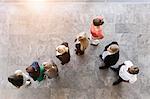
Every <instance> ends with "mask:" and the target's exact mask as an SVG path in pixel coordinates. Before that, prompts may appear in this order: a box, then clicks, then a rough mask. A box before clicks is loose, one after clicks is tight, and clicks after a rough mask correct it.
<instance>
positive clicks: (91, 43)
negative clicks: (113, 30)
mask: <svg viewBox="0 0 150 99" xmlns="http://www.w3.org/2000/svg"><path fill="white" fill-rule="evenodd" d="M90 45H92V46H98V44H92V43H91V44H90Z"/></svg>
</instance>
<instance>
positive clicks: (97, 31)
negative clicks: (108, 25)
mask: <svg viewBox="0 0 150 99" xmlns="http://www.w3.org/2000/svg"><path fill="white" fill-rule="evenodd" d="M97 18H99V19H100V20H102V19H103V18H102V17H101V16H98V17H97ZM90 31H91V34H92V36H93V37H96V38H99V39H102V38H104V34H103V31H102V26H101V25H100V26H98V27H96V26H94V24H93V23H92V24H91V27H90Z"/></svg>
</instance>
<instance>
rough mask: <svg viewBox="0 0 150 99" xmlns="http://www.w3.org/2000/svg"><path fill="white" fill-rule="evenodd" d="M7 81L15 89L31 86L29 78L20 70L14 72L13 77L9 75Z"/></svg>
mask: <svg viewBox="0 0 150 99" xmlns="http://www.w3.org/2000/svg"><path fill="white" fill-rule="evenodd" d="M8 81H9V82H10V83H11V84H12V85H14V86H15V87H17V88H20V87H21V86H23V85H25V86H29V85H30V84H31V80H30V78H29V76H28V75H26V74H25V73H23V72H22V71H21V70H16V71H15V73H14V74H13V75H10V76H9V77H8Z"/></svg>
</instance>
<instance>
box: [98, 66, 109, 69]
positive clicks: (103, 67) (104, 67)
mask: <svg viewBox="0 0 150 99" xmlns="http://www.w3.org/2000/svg"><path fill="white" fill-rule="evenodd" d="M107 68H108V67H106V66H102V67H99V69H107Z"/></svg>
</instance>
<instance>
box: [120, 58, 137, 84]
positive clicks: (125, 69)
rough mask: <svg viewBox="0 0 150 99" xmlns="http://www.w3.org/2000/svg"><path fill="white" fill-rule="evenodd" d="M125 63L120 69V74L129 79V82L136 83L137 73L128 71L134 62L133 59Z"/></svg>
mask: <svg viewBox="0 0 150 99" xmlns="http://www.w3.org/2000/svg"><path fill="white" fill-rule="evenodd" d="M124 64H125V65H123V66H121V68H120V70H119V76H120V77H121V78H122V79H123V80H125V81H129V83H134V82H135V81H136V80H137V74H130V73H129V72H128V68H130V67H131V66H133V63H132V62H131V61H125V62H124Z"/></svg>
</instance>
